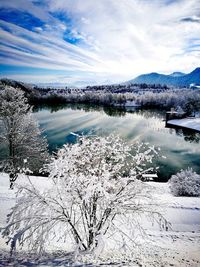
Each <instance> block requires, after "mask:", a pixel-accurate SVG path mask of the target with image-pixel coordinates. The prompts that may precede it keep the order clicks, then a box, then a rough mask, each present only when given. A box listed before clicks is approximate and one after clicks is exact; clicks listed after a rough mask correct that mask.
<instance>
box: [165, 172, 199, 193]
mask: <svg viewBox="0 0 200 267" xmlns="http://www.w3.org/2000/svg"><path fill="white" fill-rule="evenodd" d="M169 183H170V190H171V192H172V194H173V195H174V196H191V197H192V196H193V197H199V196H200V175H199V174H197V173H196V172H194V171H193V170H192V169H191V168H188V169H187V170H181V171H180V172H178V173H177V174H176V175H172V177H171V178H170V180H169Z"/></svg>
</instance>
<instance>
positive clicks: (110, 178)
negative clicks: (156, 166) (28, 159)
mask: <svg viewBox="0 0 200 267" xmlns="http://www.w3.org/2000/svg"><path fill="white" fill-rule="evenodd" d="M157 153H158V152H157V150H156V149H155V148H154V147H153V146H152V147H149V146H148V144H139V143H138V144H134V145H133V146H131V145H128V144H126V143H124V142H123V141H122V140H121V139H120V138H118V137H115V136H109V137H106V138H104V137H95V136H93V137H80V138H78V142H77V143H76V144H74V145H69V144H68V145H64V147H63V148H62V149H60V150H59V151H58V153H57V155H56V156H55V158H54V159H53V160H52V162H51V163H50V164H48V165H47V166H46V171H48V172H49V173H50V174H49V177H48V179H47V187H46V188H40V189H38V188H36V187H35V185H33V183H32V182H31V180H30V179H29V178H28V177H27V178H28V183H27V184H25V185H19V192H18V193H19V195H18V196H20V197H19V198H18V201H17V203H16V205H15V206H14V207H13V209H12V212H11V213H10V214H9V216H8V225H7V226H6V227H5V228H4V230H3V236H5V237H8V241H10V243H11V250H12V251H13V250H14V249H15V247H16V245H17V244H19V245H20V246H23V245H24V244H27V245H28V247H29V248H30V249H32V250H35V252H42V251H43V250H44V249H45V247H46V244H47V243H48V242H52V240H53V239H56V240H59V242H66V240H67V242H69V240H71V243H72V245H73V248H71V249H74V246H75V247H76V248H77V250H78V251H79V250H87V251H93V250H95V253H97V254H99V253H100V251H101V247H103V246H102V243H103V239H104V238H111V237H112V238H113V240H115V239H117V238H121V241H120V244H124V247H125V246H126V243H127V242H130V241H132V242H136V241H135V240H136V239H135V238H136V237H135V236H134V234H135V231H136V230H138V229H140V228H142V227H141V223H140V222H139V221H138V220H139V218H141V217H140V216H145V215H146V216H147V218H148V220H150V219H151V220H154V219H155V220H156V221H157V222H158V223H159V224H160V225H161V227H164V226H165V225H166V223H167V222H166V220H165V219H164V218H163V217H162V215H161V214H160V213H159V211H158V209H157V208H158V207H157V203H156V204H155V203H153V198H152V197H151V193H150V189H149V185H147V184H145V183H143V182H141V181H140V180H138V179H137V177H139V176H140V175H141V174H142V173H145V172H148V170H149V168H148V167H147V165H148V163H150V164H151V162H152V160H153V158H154V157H155V156H156V155H157ZM137 218H138V219H137ZM142 218H143V217H142ZM124 225H125V227H124ZM122 226H123V227H122ZM142 232H143V231H140V233H142ZM115 242H117V241H116V240H115ZM118 242H119V241H118Z"/></svg>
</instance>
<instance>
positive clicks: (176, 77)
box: [127, 68, 200, 87]
mask: <svg viewBox="0 0 200 267" xmlns="http://www.w3.org/2000/svg"><path fill="white" fill-rule="evenodd" d="M131 83H138V84H141V83H146V84H161V85H164V84H166V85H171V86H175V87H189V86H190V84H192V83H194V84H197V85H200V68H196V69H195V70H193V71H192V72H190V73H188V74H184V73H182V72H173V73H172V74H169V75H165V74H160V73H156V72H152V73H149V74H142V75H140V76H138V77H136V78H135V79H133V80H130V81H128V82H127V84H131Z"/></svg>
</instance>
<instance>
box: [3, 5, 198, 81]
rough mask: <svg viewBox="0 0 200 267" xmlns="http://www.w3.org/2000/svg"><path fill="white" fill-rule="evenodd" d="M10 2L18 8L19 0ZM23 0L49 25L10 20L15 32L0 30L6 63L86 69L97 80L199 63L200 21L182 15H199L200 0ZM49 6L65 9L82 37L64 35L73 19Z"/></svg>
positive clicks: (74, 31)
mask: <svg viewBox="0 0 200 267" xmlns="http://www.w3.org/2000/svg"><path fill="white" fill-rule="evenodd" d="M4 2H5V1H4ZM7 2H8V6H9V5H12V6H15V8H20V6H19V1H11V0H10V1H7ZM20 2H21V4H23V3H24V9H26V10H29V9H30V8H32V10H31V11H30V10H29V12H31V14H32V15H34V16H38V18H40V19H43V20H44V21H45V22H46V27H45V28H43V29H36V31H37V32H35V33H34V32H30V31H27V30H25V29H22V28H20V27H17V26H14V25H12V24H8V23H7V24H6V26H7V27H8V28H9V29H10V30H11V32H12V33H10V34H9V33H6V31H2V39H3V46H2V47H1V49H2V51H3V53H5V54H6V53H9V55H10V57H8V58H7V59H6V63H7V64H15V65H25V66H34V67H44V68H49V69H61V70H66V71H67V70H73V71H74V72H76V71H83V73H84V75H83V76H82V77H78V78H84V80H87V79H88V80H91V77H90V73H93V77H94V79H96V80H97V81H99V82H101V81H103V80H107V79H109V80H112V81H113V82H115V81H119V80H126V79H131V78H133V77H134V76H136V75H138V74H141V73H146V72H151V71H158V72H164V73H168V72H173V71H176V70H180V71H183V72H189V71H191V70H192V69H193V68H195V67H197V66H198V65H199V55H200V45H199V42H200V23H192V26H191V23H189V21H188V22H187V20H184V18H197V17H198V16H199V14H200V2H199V0H190V1H188V0H181V1H167V0H166V1H164V0H153V1H147V0H123V1H122V0H101V1H94V0H84V1H83V0H47V1H46V7H45V8H44V7H42V6H35V5H34V4H33V3H31V1H25V2H26V4H25V2H24V1H22V0H20ZM0 6H1V5H0ZM36 11H37V12H38V13H37V12H36ZM49 12H51V14H53V13H55V12H62V14H65V16H66V17H67V18H69V19H70V20H71V24H72V25H73V26H72V28H70V31H71V34H72V35H73V36H74V37H75V38H77V39H80V40H82V42H80V43H78V44H76V45H73V44H69V43H67V42H66V41H64V40H63V34H64V32H65V31H66V29H68V27H69V25H67V23H64V22H61V21H59V20H58V19H57V18H53V17H52V15H50V13H49ZM52 21H54V23H50V22H52ZM3 24H4V26H5V23H4V22H2V25H3ZM9 42H10V44H11V46H12V47H9V48H8V47H7V45H8V43H9ZM191 45H192V47H191ZM193 47H195V49H193ZM6 49H7V50H6ZM23 50H24V51H23ZM74 80H75V81H76V80H77V77H74Z"/></svg>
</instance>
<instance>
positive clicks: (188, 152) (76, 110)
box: [34, 104, 200, 181]
mask: <svg viewBox="0 0 200 267" xmlns="http://www.w3.org/2000/svg"><path fill="white" fill-rule="evenodd" d="M34 114H35V116H36V118H37V119H38V121H39V124H40V127H41V128H42V129H44V134H45V135H46V137H47V140H48V143H49V149H50V151H55V150H56V149H58V148H59V147H62V145H63V144H64V143H73V142H75V136H74V135H73V134H71V133H77V134H94V133H95V134H97V135H108V134H111V133H116V134H117V135H120V136H121V137H123V138H124V139H126V140H127V142H130V143H132V142H135V141H136V140H140V141H145V142H149V143H150V144H154V145H155V146H157V147H160V148H161V152H162V155H163V156H165V157H166V159H163V158H160V159H158V160H157V164H158V166H159V167H160V169H159V171H158V175H159V178H160V179H161V180H162V181H166V180H167V179H168V178H169V177H170V176H171V175H172V174H174V173H176V172H178V171H180V170H181V169H185V168H187V167H192V168H193V169H194V170H195V171H197V172H198V173H200V134H199V133H191V132H184V133H183V131H182V130H175V129H168V128H165V122H164V121H163V120H164V119H165V112H161V111H157V110H136V111H131V112H130V111H129V112H125V111H123V110H117V109H113V108H103V107H91V106H87V105H75V104H74V105H66V106H62V107H56V108H55V107H54V108H50V107H42V108H37V109H35V111H34Z"/></svg>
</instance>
